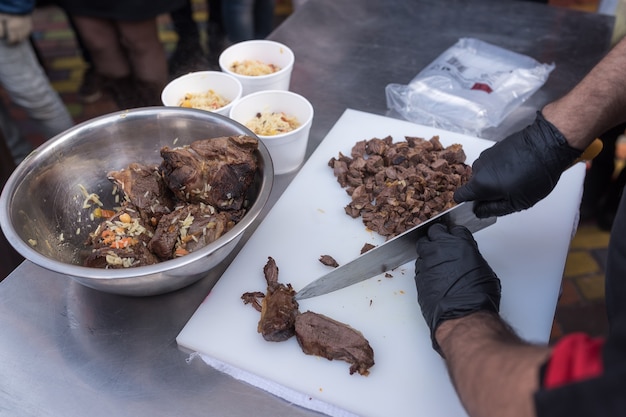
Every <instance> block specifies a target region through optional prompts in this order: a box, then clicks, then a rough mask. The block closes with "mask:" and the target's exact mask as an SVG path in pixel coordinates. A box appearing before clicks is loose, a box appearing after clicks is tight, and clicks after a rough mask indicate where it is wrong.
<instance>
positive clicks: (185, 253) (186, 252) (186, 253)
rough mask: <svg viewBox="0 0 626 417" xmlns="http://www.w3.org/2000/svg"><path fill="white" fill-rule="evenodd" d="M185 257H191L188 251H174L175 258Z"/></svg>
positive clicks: (179, 249)
mask: <svg viewBox="0 0 626 417" xmlns="http://www.w3.org/2000/svg"><path fill="white" fill-rule="evenodd" d="M185 255H189V251H188V250H187V249H184V248H176V250H175V251H174V256H185Z"/></svg>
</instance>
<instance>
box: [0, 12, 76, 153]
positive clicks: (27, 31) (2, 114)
mask: <svg viewBox="0 0 626 417" xmlns="http://www.w3.org/2000/svg"><path fill="white" fill-rule="evenodd" d="M34 7H35V1H34V0H13V1H11V2H7V1H0V84H1V85H2V87H3V88H4V90H5V91H6V92H7V94H8V96H9V98H10V99H11V101H12V102H13V103H14V104H15V105H17V106H19V107H21V108H23V109H24V110H25V111H26V113H27V114H28V116H29V117H30V118H31V119H32V120H34V121H35V122H36V123H37V125H38V127H39V128H40V130H41V133H42V134H43V136H44V139H46V140H47V139H50V138H51V137H53V136H55V135H57V134H58V133H61V132H63V131H64V130H66V129H69V128H70V127H72V126H73V125H74V121H73V120H72V117H71V116H70V114H69V112H68V110H67V107H66V106H65V104H64V103H63V101H62V100H61V97H60V96H59V94H58V93H57V92H56V91H55V90H54V88H52V85H51V84H50V80H49V79H48V76H47V75H46V73H45V71H44V69H43V67H42V66H41V64H40V62H39V60H38V58H37V55H36V54H35V51H34V49H33V46H32V44H31V42H30V35H31V32H32V29H33V23H32V12H33V10H34ZM0 104H2V106H1V108H0V129H1V130H2V136H3V138H4V141H5V143H6V145H7V147H8V149H9V151H10V152H11V155H12V157H13V160H14V162H15V163H16V164H19V163H20V162H21V161H22V160H23V159H24V158H25V157H26V155H28V153H29V152H30V151H31V150H32V144H30V143H29V142H28V141H26V140H25V139H24V138H23V135H22V134H21V132H20V131H19V128H18V127H17V125H16V124H15V121H14V120H13V119H12V118H11V115H10V112H9V111H8V109H7V108H5V106H4V103H0Z"/></svg>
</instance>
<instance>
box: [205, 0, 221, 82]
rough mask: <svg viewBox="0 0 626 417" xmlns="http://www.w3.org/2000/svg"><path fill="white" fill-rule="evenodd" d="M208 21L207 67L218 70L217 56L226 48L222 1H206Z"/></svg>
mask: <svg viewBox="0 0 626 417" xmlns="http://www.w3.org/2000/svg"><path fill="white" fill-rule="evenodd" d="M207 2H208V9H209V19H208V21H207V40H208V44H207V57H208V59H209V65H210V66H211V67H212V68H214V69H216V70H219V68H220V67H219V62H218V61H219V56H220V54H221V53H222V51H223V50H224V48H225V47H226V29H224V19H223V15H222V0H207Z"/></svg>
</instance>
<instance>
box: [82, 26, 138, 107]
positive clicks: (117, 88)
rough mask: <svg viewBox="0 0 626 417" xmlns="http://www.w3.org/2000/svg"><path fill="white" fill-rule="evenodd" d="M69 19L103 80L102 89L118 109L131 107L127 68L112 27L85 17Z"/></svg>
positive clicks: (123, 52)
mask: <svg viewBox="0 0 626 417" xmlns="http://www.w3.org/2000/svg"><path fill="white" fill-rule="evenodd" d="M72 19H73V21H74V24H75V27H76V31H77V32H78V33H79V34H80V36H81V38H82V39H83V44H84V46H85V49H86V50H87V51H88V52H89V55H90V56H91V61H92V63H93V66H94V69H95V70H96V72H97V73H98V74H99V76H100V77H102V79H103V83H104V86H105V87H104V88H105V89H106V90H107V92H108V93H109V94H110V95H111V97H112V98H113V100H114V101H115V103H116V104H117V105H118V107H120V108H128V107H134V106H133V103H134V102H133V97H134V94H133V91H132V89H133V83H132V73H131V68H130V65H129V63H128V59H127V58H126V52H125V51H124V50H123V49H122V45H121V44H120V42H119V37H118V34H117V29H116V27H115V24H114V23H113V22H112V21H110V20H106V19H98V18H93V17H88V16H72Z"/></svg>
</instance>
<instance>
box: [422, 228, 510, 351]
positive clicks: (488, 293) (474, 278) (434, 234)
mask: <svg viewBox="0 0 626 417" xmlns="http://www.w3.org/2000/svg"><path fill="white" fill-rule="evenodd" d="M417 256H418V258H417V261H416V262H415V284H416V285H417V300H418V302H419V305H420V307H421V309H422V314H423V315H424V319H426V323H427V324H428V327H430V337H431V340H432V343H433V348H434V349H435V350H436V351H437V352H438V353H439V354H440V355H442V353H441V350H440V348H439V344H438V343H437V341H436V339H435V331H436V330H437V327H438V326H439V324H441V322H443V321H445V320H449V319H454V318H460V317H463V316H466V315H468V314H471V313H474V312H477V311H481V310H487V311H491V312H495V313H498V312H499V311H500V280H499V279H498V277H497V276H496V274H495V273H494V272H493V270H492V269H491V267H490V266H489V264H487V261H485V259H484V258H483V257H482V255H481V254H480V252H479V251H478V244H477V243H476V241H475V240H474V237H473V236H472V233H471V232H470V231H469V230H468V229H467V228H465V227H463V226H452V228H451V229H450V230H448V227H447V226H446V225H444V224H441V223H439V224H434V225H433V226H431V227H430V228H429V229H428V234H427V236H424V237H422V238H420V239H419V240H418V241H417ZM442 356H443V355H442Z"/></svg>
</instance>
